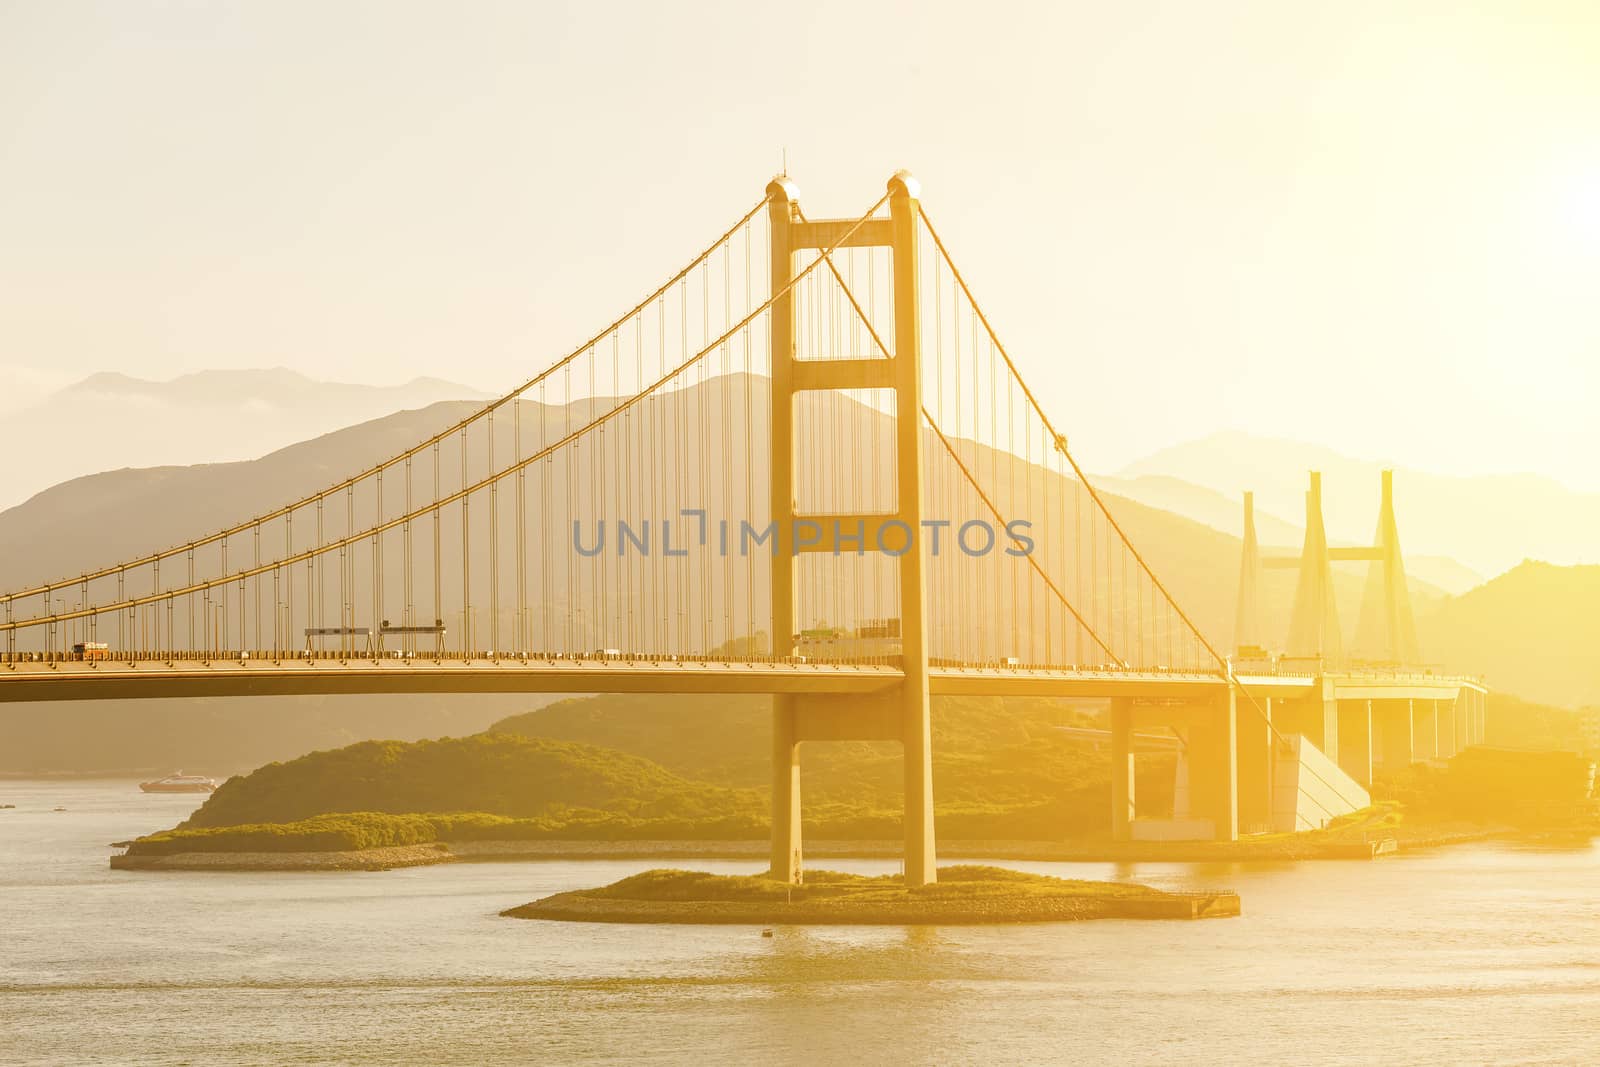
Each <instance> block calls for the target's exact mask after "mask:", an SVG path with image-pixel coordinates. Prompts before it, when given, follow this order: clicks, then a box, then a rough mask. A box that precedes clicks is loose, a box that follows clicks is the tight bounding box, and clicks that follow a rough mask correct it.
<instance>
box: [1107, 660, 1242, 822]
mask: <svg viewBox="0 0 1600 1067" xmlns="http://www.w3.org/2000/svg"><path fill="white" fill-rule="evenodd" d="M1167 731H1171V732H1173V733H1176V734H1177V735H1178V737H1179V739H1180V740H1181V741H1182V742H1183V744H1184V748H1183V751H1182V752H1181V753H1180V755H1179V775H1180V781H1179V783H1178V788H1177V790H1176V793H1177V794H1181V796H1179V795H1175V797H1174V812H1173V818H1172V819H1170V820H1159V819H1144V820H1138V825H1137V826H1135V821H1136V820H1135V818H1134V815H1135V808H1136V806H1137V805H1136V803H1135V798H1134V775H1133V756H1132V750H1133V736H1132V735H1133V734H1134V733H1135V732H1151V733H1163V732H1167ZM1253 734H1254V731H1252V735H1253ZM1111 735H1112V736H1111V751H1112V764H1111V797H1112V813H1111V831H1112V837H1113V838H1114V839H1116V840H1119V841H1127V840H1132V839H1134V838H1145V839H1152V840H1163V839H1164V840H1194V839H1196V838H1197V836H1199V835H1201V834H1206V835H1207V836H1209V837H1210V838H1211V839H1213V840H1217V841H1236V840H1238V838H1239V744H1240V743H1239V709H1238V704H1237V701H1236V697H1235V694H1234V692H1233V690H1232V688H1231V687H1230V689H1229V691H1228V693H1227V695H1226V696H1219V697H1216V698H1214V699H1212V700H1208V701H1204V702H1197V703H1182V704H1177V703H1150V704H1140V703H1135V702H1134V701H1131V700H1118V701H1114V702H1113V703H1112V707H1111ZM1252 743H1254V740H1252ZM1269 751H1270V748H1269ZM1184 798H1186V799H1184ZM1269 803H1270V802H1269ZM1269 811H1270V807H1269Z"/></svg>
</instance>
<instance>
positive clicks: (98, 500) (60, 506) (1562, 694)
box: [0, 376, 1600, 704]
mask: <svg viewBox="0 0 1600 1067" xmlns="http://www.w3.org/2000/svg"><path fill="white" fill-rule="evenodd" d="M741 398H749V402H750V403H752V404H755V405H758V408H757V409H754V410H752V412H751V414H752V415H753V416H754V417H756V418H758V419H759V418H761V417H763V415H764V412H763V410H760V409H759V405H760V404H764V402H765V401H764V397H763V396H762V395H761V394H760V393H759V391H756V390H752V389H751V388H750V387H749V383H747V382H745V381H743V379H741V378H739V377H738V376H734V377H732V378H730V379H728V380H722V379H712V380H711V381H709V382H706V383H702V384H699V385H696V386H694V387H692V388H691V389H689V390H686V391H685V393H684V395H683V396H675V397H674V398H672V399H671V400H670V401H665V402H664V403H668V404H671V405H673V406H675V407H676V408H678V409H679V410H680V413H681V412H682V411H683V410H688V411H691V412H693V411H695V410H697V409H698V408H700V407H701V406H702V405H703V406H704V407H705V408H706V409H707V410H717V411H723V410H733V411H735V412H736V413H738V414H739V415H740V416H741V417H742V414H743V413H742V411H740V409H739V405H740V404H741V403H744V402H745V401H744V400H743V399H741ZM524 403H528V402H524ZM594 403H595V402H594V401H578V402H577V403H575V404H574V405H572V406H570V407H568V408H565V409H563V408H558V407H550V408H539V407H538V406H537V405H531V404H530V405H529V410H528V411H526V412H524V413H523V420H524V424H526V425H534V424H536V422H530V421H529V420H530V419H532V420H538V421H543V422H548V423H549V424H550V427H551V432H552V433H556V432H559V428H561V427H565V426H569V425H573V424H575V423H577V422H584V421H587V420H588V418H589V417H590V415H591V410H590V409H592V407H593V404H594ZM474 406H475V405H473V404H471V403H465V402H462V403H441V404H436V405H433V406H431V407H429V408H426V409H423V410H420V411H404V412H400V413H397V414H393V415H388V416H385V417H383V418H379V419H375V420H372V421H370V422H366V423H360V424H357V425H354V426H349V427H346V428H344V429H342V430H339V431H336V432H333V433H329V434H325V435H322V436H320V437H315V438H312V439H310V440H306V441H302V442H299V443H297V444H294V445H291V446H289V447H286V448H283V449H280V450H278V451H275V452H272V453H270V454H268V455H266V456H264V457H262V458H261V459H258V460H251V461H242V462H236V463H225V464H206V465H198V466H190V467H177V466H169V467H157V468H146V469H123V470H118V471H108V472H104V473H100V474H96V475H91V476H88V477H84V478H79V479H74V480H72V481H70V482H67V483H64V484H62V485H58V486H56V487H54V488H52V489H49V490H47V491H45V492H43V493H40V494H39V495H38V496H36V497H35V498H33V499H32V500H30V501H28V502H27V503H26V504H24V505H20V506H18V507H15V508H12V509H10V510H8V511H5V512H0V587H7V588H15V587H18V586H21V585H24V584H29V583H32V582H35V581H51V580H57V579H61V578H63V577H68V576H70V575H72V574H75V573H79V572H81V571H82V570H83V569H84V568H86V567H90V566H95V565H100V564H109V563H114V562H116V561H117V560H120V559H125V558H129V557H132V556H135V555H138V554H140V553H144V552H148V551H150V550H153V549H159V548H167V547H170V546H172V545H175V544H182V543H183V542H184V541H185V540H187V539H189V538H193V537H194V536H196V534H198V533H201V532H209V531H212V530H215V529H218V528H220V527H222V526H225V525H228V524H231V523H235V522H239V521H243V520H247V519H249V518H250V517H252V516H254V515H259V514H262V513H264V512H266V511H268V510H270V509H271V508H274V507H276V506H279V505H281V504H283V503H285V502H286V501H288V500H289V499H292V498H297V497H299V496H301V495H303V494H304V493H305V492H307V491H309V490H312V489H313V488H315V487H319V486H325V485H329V484H334V483H336V482H338V481H339V480H340V479H342V478H344V477H346V476H348V475H349V474H352V473H354V472H357V471H359V470H362V469H365V468H367V467H369V466H371V465H373V464H374V463H376V462H379V461H381V460H384V459H388V458H391V457H393V456H395V455H396V454H398V453H400V452H402V451H404V450H405V449H406V448H408V447H410V446H412V445H414V444H415V443H416V442H417V441H419V440H422V439H425V438H426V437H428V436H430V435H431V434H433V433H435V432H437V431H438V430H440V429H442V428H444V427H447V426H450V425H452V424H454V423H455V422H457V421H458V420H459V419H461V418H462V417H463V416H465V415H466V414H468V413H469V412H470V411H471V410H473V408H474ZM663 414H664V412H661V411H653V409H652V407H651V405H650V404H645V405H641V406H640V407H639V408H637V409H636V410H635V412H634V415H633V417H634V420H635V422H634V425H635V426H636V427H638V428H640V429H641V431H643V432H644V433H645V435H646V436H647V437H650V435H654V434H659V433H665V432H667V429H668V425H669V424H668V423H667V422H666V421H664V420H662V419H661V416H662V415H663ZM852 417H855V418H861V419H866V420H869V421H874V422H875V421H876V420H881V416H880V415H878V414H877V413H875V412H872V411H871V409H866V408H862V409H860V410H859V411H857V412H856V413H855V414H854V415H853V416H852ZM503 421H505V422H509V421H510V420H503ZM500 432H502V433H506V432H509V428H508V427H505V426H502V427H501V428H500ZM452 436H453V435H452ZM651 439H653V438H651ZM453 447H456V446H455V445H454V443H453V442H450V441H447V442H446V443H445V451H446V455H445V457H444V465H445V469H446V470H447V471H450V470H455V469H458V467H459V455H458V454H457V455H455V456H452V455H451V454H450V449H451V448H453ZM475 447H476V446H475ZM822 447H824V448H825V449H826V448H828V447H832V446H830V445H829V444H828V443H827V442H826V441H824V442H823V443H822ZM743 455H744V453H743V452H742V451H741V452H739V453H738V454H731V455H730V456H729V462H730V463H732V464H733V465H734V467H736V468H737V469H731V477H730V479H729V480H730V481H731V482H732V483H735V484H736V483H738V482H740V481H742V480H744V479H745V478H746V472H745V471H744V469H743V468H742V466H740V464H742V463H743V462H744V459H743V458H742V457H743ZM469 459H470V460H471V462H472V463H473V464H474V469H478V466H477V465H478V464H480V463H481V462H482V457H481V456H480V455H479V453H478V452H477V451H474V452H472V453H470V454H469ZM983 462H984V463H988V462H989V458H988V457H987V456H985V458H984V459H983ZM1000 462H1001V465H1002V468H1001V469H1002V471H1003V469H1004V463H1005V462H1006V461H1005V460H1004V459H1003V458H1002V459H1001V460H1000ZM1012 462H1015V463H1018V464H1020V463H1021V461H1020V460H1012ZM985 469H986V468H985ZM555 470H556V478H557V481H556V483H555V485H554V487H553V492H554V493H555V494H556V497H555V498H556V499H560V498H561V497H562V495H563V494H565V493H566V492H567V491H568V488H569V487H568V486H567V485H564V484H563V483H564V482H565V481H566V479H567V477H568V475H567V474H566V472H563V471H561V470H560V469H559V466H558V467H557V468H555ZM1031 471H1032V473H1031V474H1029V475H1025V476H1024V477H1023V478H1022V480H1023V481H1026V480H1027V478H1028V477H1032V478H1035V479H1038V478H1042V477H1046V476H1045V475H1044V474H1043V472H1040V471H1038V470H1037V468H1032V469H1031ZM748 473H749V476H750V481H751V484H752V485H753V487H754V489H755V492H756V499H757V500H760V499H763V498H764V493H765V472H764V470H763V469H761V466H760V464H759V462H758V463H757V464H756V468H755V469H754V470H752V471H750V472H748ZM1000 477H1001V478H1002V481H1004V480H1005V475H1004V474H1003V473H1002V474H1001V475H1000ZM1155 481H1156V484H1158V486H1159V488H1160V489H1161V491H1163V492H1172V493H1176V494H1179V495H1182V496H1184V497H1185V498H1186V499H1188V500H1190V501H1192V502H1193V501H1198V502H1199V503H1200V504H1203V505H1205V506H1206V507H1209V508H1211V510H1212V511H1213V512H1216V513H1217V517H1218V518H1220V510H1219V509H1220V508H1221V506H1222V505H1220V504H1218V503H1217V501H1218V500H1223V503H1226V501H1225V498H1223V497H1222V496H1221V494H1220V493H1218V492H1217V491H1214V490H1209V489H1205V488H1203V487H1192V486H1187V485H1184V484H1183V483H1181V482H1176V483H1175V482H1174V481H1173V480H1171V479H1160V480H1155ZM1138 483H1139V485H1141V486H1142V487H1143V488H1144V489H1148V488H1149V486H1150V485H1151V484H1152V480H1150V479H1140V480H1138ZM1103 484H1104V485H1105V486H1107V493H1106V498H1107V501H1108V503H1109V505H1110V506H1111V508H1112V509H1113V511H1114V512H1115V514H1116V516H1117V518H1118V520H1119V522H1121V523H1122V524H1123V525H1124V526H1125V528H1127V529H1128V531H1129V533H1130V536H1132V537H1133V539H1134V541H1135V543H1136V544H1137V545H1138V546H1139V548H1140V550H1141V552H1143V553H1144V555H1145V556H1146V558H1148V559H1149V560H1150V561H1151V564H1152V566H1154V567H1155V568H1156V570H1157V572H1158V573H1160V574H1161V575H1162V576H1163V579H1164V581H1165V582H1166V583H1167V585H1168V586H1169V588H1171V589H1172V590H1173V592H1174V595H1175V596H1176V597H1177V598H1178V601H1179V603H1180V604H1182V605H1183V606H1184V607H1185V609H1186V610H1187V611H1188V612H1189V613H1190V615H1191V617H1193V618H1194V619H1195V620H1196V621H1197V622H1198V623H1199V625H1200V626H1201V627H1202V628H1203V629H1204V630H1205V631H1206V633H1207V634H1208V636H1210V637H1211V638H1212V640H1213V641H1214V643H1216V644H1217V646H1218V647H1219V648H1229V647H1231V644H1232V640H1231V638H1232V624H1233V611H1234V599H1235V590H1236V581H1237V574H1238V561H1239V550H1240V546H1239V541H1238V538H1237V537H1235V536H1232V535H1230V534H1228V533H1225V532H1223V531H1221V530H1219V529H1217V528H1215V527H1213V526H1210V525H1207V524H1205V523H1204V522H1201V521H1197V520H1195V519H1193V518H1190V517H1186V516H1184V515H1180V514H1175V513H1173V512H1171V511H1166V510H1162V509H1160V508H1157V507H1153V506H1151V505H1149V504H1147V503H1141V502H1139V501H1137V500H1134V499H1129V498H1127V497H1124V496H1120V495H1118V494H1117V492H1116V490H1117V489H1121V488H1125V484H1126V483H1120V482H1117V481H1115V480H1108V481H1106V482H1105V483H1103ZM663 488H664V489H665V488H667V487H666V486H663ZM711 488H713V489H715V488H716V486H715V483H713V485H712V487H711ZM572 491H573V492H575V493H577V494H579V496H580V497H581V496H583V495H584V494H585V493H587V492H589V489H588V488H586V487H585V486H584V485H583V482H582V479H578V481H577V483H576V485H574V486H573V487H572ZM1035 492H1037V489H1036V490H1035ZM1374 495H1375V494H1374ZM1208 501H1209V503H1208ZM705 503H706V504H707V505H708V506H709V507H711V508H713V509H715V508H718V507H723V508H733V507H736V506H737V504H738V501H736V500H735V501H727V500H719V499H716V498H715V497H714V496H713V497H712V498H710V499H707V500H706V501H705ZM586 506H587V505H586ZM1336 510H1337V508H1336V507H1335V506H1330V508H1329V511H1330V515H1331V514H1332V513H1333V512H1334V511H1336ZM729 513H730V514H731V513H733V512H732V511H730V512H729ZM757 518H759V516H757ZM330 521H332V520H331V519H330ZM1283 526H1284V527H1285V528H1286V529H1288V530H1289V532H1290V533H1293V532H1294V531H1293V528H1292V527H1289V526H1288V524H1286V523H1285V524H1283ZM454 527H455V524H452V523H447V524H446V525H445V530H444V551H445V553H446V557H447V558H454V557H453V556H452V555H451V554H452V552H454V551H457V550H458V549H457V547H456V546H458V545H459V540H457V538H458V534H457V533H456V531H455V528H454ZM1267 528H1269V529H1272V528H1273V527H1267ZM280 536H281V535H280ZM1401 537H1402V541H1403V542H1405V541H1406V527H1405V525H1404V519H1402V528H1401ZM1264 539H1265V538H1264ZM275 550H276V549H275V548H273V549H270V550H269V551H275ZM1285 550H1286V551H1293V549H1289V548H1287V546H1286V547H1285ZM476 551H477V549H476V548H475V552H476ZM477 562H478V561H477V560H476V558H475V560H474V568H473V569H474V573H475V574H479V575H481V574H483V573H486V570H487V569H486V568H483V567H479V566H478V565H477ZM1411 569H1412V571H1413V576H1414V577H1415V576H1416V574H1417V568H1415V567H1414V566H1413V567H1412V568H1411ZM1522 570H1523V568H1518V571H1519V572H1520V571H1522ZM1551 570H1552V571H1554V572H1557V573H1559V574H1565V573H1567V572H1568V571H1572V572H1574V573H1575V574H1577V575H1578V577H1580V578H1581V577H1582V576H1583V575H1585V574H1587V573H1588V572H1589V571H1591V570H1600V568H1566V569H1562V568H1552V569H1551ZM1363 572H1364V567H1356V566H1350V567H1341V568H1339V569H1338V571H1337V573H1336V574H1335V582H1336V594H1337V596H1338V599H1339V608H1340V614H1341V618H1343V619H1344V620H1345V625H1346V627H1347V629H1348V628H1351V627H1353V624H1354V621H1355V619H1356V617H1357V613H1358V607H1359V600H1360V595H1361V591H1362V577H1363ZM447 580H448V579H447ZM1266 583H1267V584H1266V587H1265V588H1264V589H1263V600H1264V617H1263V622H1264V625H1265V627H1266V630H1267V633H1268V634H1269V635H1281V634H1282V633H1283V632H1284V631H1285V629H1286V625H1287V615H1288V611H1289V605H1290V602H1291V600H1292V597H1293V587H1294V575H1293V573H1292V572H1290V571H1283V570H1279V571H1271V572H1268V575H1267V577H1266ZM1557 584H1558V585H1559V584H1560V580H1558V581H1557ZM475 585H476V583H475ZM1540 588H1541V589H1542V588H1543V587H1542V586H1541V587H1540ZM1574 588H1575V589H1577V590H1579V592H1577V593H1573V594H1571V595H1574V596H1578V597H1579V598H1580V599H1581V597H1582V596H1583V595H1586V594H1584V593H1583V592H1582V590H1583V589H1587V586H1586V585H1583V583H1582V582H1581V581H1580V582H1579V583H1578V584H1577V585H1576V586H1574ZM1414 589H1415V592H1416V602H1417V609H1418V621H1419V631H1420V637H1421V641H1422V645H1423V653H1424V657H1425V659H1426V660H1428V661H1429V662H1437V663H1440V664H1443V665H1446V666H1449V667H1451V668H1452V669H1463V670H1471V671H1474V672H1479V673H1483V674H1485V675H1487V676H1488V677H1489V679H1490V681H1491V684H1494V685H1496V686H1503V687H1505V688H1507V689H1509V690H1511V691H1513V692H1517V693H1520V694H1522V695H1526V696H1528V697H1530V698H1533V699H1540V700H1547V701H1554V702H1559V703H1568V704H1570V703H1575V702H1582V701H1591V700H1595V701H1600V694H1596V693H1594V691H1593V689H1592V687H1591V686H1590V683H1589V682H1587V681H1585V672H1586V671H1590V670H1591V668H1589V667H1588V666H1587V663H1588V662H1589V660H1592V659H1593V657H1592V656H1587V657H1586V654H1585V653H1584V652H1583V649H1582V648H1581V647H1577V646H1575V647H1572V648H1571V649H1570V651H1569V652H1568V653H1564V655H1567V656H1568V657H1569V659H1570V662H1569V661H1568V660H1563V659H1561V657H1556V658H1555V659H1554V660H1551V659H1550V658H1548V657H1543V658H1541V657H1537V656H1535V657H1533V658H1530V659H1528V660H1527V662H1528V663H1538V664H1541V665H1542V666H1539V667H1537V668H1530V669H1525V668H1523V667H1522V666H1520V665H1519V664H1520V663H1521V660H1513V658H1509V657H1506V656H1501V655H1499V654H1498V653H1497V651H1496V649H1497V648H1520V647H1522V642H1525V641H1534V642H1535V643H1537V640H1538V639H1537V638H1536V637H1535V635H1537V634H1540V633H1542V632H1543V630H1542V627H1543V625H1544V620H1545V619H1546V613H1544V612H1543V611H1542V609H1539V608H1538V607H1537V605H1529V606H1525V607H1519V606H1516V605H1517V602H1518V599H1519V597H1521V596H1523V595H1524V593H1525V592H1526V593H1527V595H1532V587H1531V586H1529V585H1527V582H1526V579H1524V578H1516V577H1515V572H1514V574H1513V575H1508V576H1505V577H1504V578H1503V579H1499V580H1497V581H1496V582H1492V583H1490V584H1489V586H1486V587H1484V590H1489V591H1491V592H1484V591H1482V590H1480V591H1475V592H1474V593H1471V594H1468V595H1467V596H1465V597H1456V598H1453V599H1446V598H1443V597H1442V595H1441V594H1440V593H1439V592H1438V591H1437V590H1429V589H1428V588H1427V587H1426V586H1425V585H1422V584H1421V583H1414ZM447 594H450V590H449V589H447ZM557 594H558V595H560V591H559V590H557ZM477 595H478V594H477V593H476V592H475V596H477ZM1546 595H1549V596H1555V595H1556V594H1555V593H1548V594H1547V593H1543V592H1541V593H1539V596H1546ZM764 597H765V594H764V592H762V591H757V593H756V596H755V602H756V609H757V611H758V614H759V612H760V611H762V610H765V600H764ZM1562 602H1563V603H1565V601H1562ZM1483 603H1493V604H1494V605H1495V607H1494V608H1493V610H1488V609H1484V610H1480V609H1479V608H1477V607H1476V605H1479V604H1483ZM697 610H699V605H698V603H690V604H688V605H686V606H685V611H688V612H694V611H697ZM1561 617H1563V618H1565V617H1566V616H1565V615H1563V616H1561ZM1525 620H1532V621H1531V622H1526V624H1524V623H1525ZM1513 630H1515V632H1512V631H1513ZM1475 641H1476V642H1478V643H1474V642H1475ZM1547 643H1549V644H1551V646H1552V647H1561V648H1568V646H1567V645H1566V644H1561V643H1560V642H1557V641H1555V640H1554V638H1552V639H1551V641H1550V642H1547ZM1590 647H1592V645H1591V646H1590Z"/></svg>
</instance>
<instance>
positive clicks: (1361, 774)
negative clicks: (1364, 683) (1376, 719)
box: [1323, 700, 1372, 788]
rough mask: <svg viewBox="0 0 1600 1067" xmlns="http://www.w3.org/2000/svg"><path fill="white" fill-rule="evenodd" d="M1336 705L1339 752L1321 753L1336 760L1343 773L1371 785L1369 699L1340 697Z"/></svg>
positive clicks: (1325, 751)
mask: <svg viewBox="0 0 1600 1067" xmlns="http://www.w3.org/2000/svg"><path fill="white" fill-rule="evenodd" d="M1336 706H1337V708H1338V711H1337V715H1338V725H1337V727H1336V729H1337V731H1338V734H1339V745H1338V750H1337V751H1338V754H1337V755H1335V754H1334V753H1331V752H1328V751H1327V750H1326V749H1324V750H1323V751H1324V753H1325V754H1326V755H1328V756H1329V757H1330V758H1332V759H1336V760H1337V761H1338V764H1339V767H1340V769H1341V770H1343V771H1344V773H1346V774H1348V775H1349V776H1350V777H1352V778H1354V779H1355V780H1356V781H1357V782H1360V783H1361V784H1362V785H1363V786H1367V787H1369V788H1370V787H1371V785H1372V701H1370V700H1341V701H1337V702H1336Z"/></svg>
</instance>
